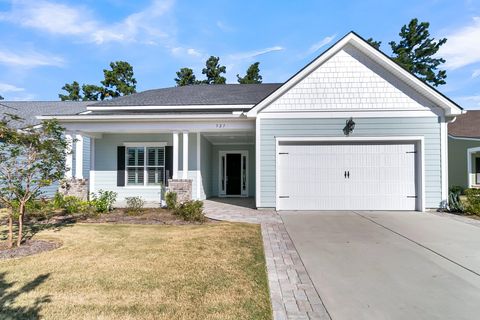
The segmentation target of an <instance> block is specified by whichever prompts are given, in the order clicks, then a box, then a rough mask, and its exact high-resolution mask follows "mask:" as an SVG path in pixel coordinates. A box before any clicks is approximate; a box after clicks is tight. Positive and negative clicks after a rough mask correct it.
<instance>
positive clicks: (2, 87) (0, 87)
mask: <svg viewBox="0 0 480 320" xmlns="http://www.w3.org/2000/svg"><path fill="white" fill-rule="evenodd" d="M22 91H25V89H24V88H19V87H17V86H14V85H13V84H8V83H1V82H0V92H1V93H6V92H22Z"/></svg>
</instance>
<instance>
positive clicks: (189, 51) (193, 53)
mask: <svg viewBox="0 0 480 320" xmlns="http://www.w3.org/2000/svg"><path fill="white" fill-rule="evenodd" d="M187 54H189V55H191V56H194V57H200V56H201V55H202V54H201V53H200V52H199V51H198V50H196V49H193V48H190V49H187Z"/></svg>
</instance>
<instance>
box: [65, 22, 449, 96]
mask: <svg viewBox="0 0 480 320" xmlns="http://www.w3.org/2000/svg"><path fill="white" fill-rule="evenodd" d="M429 27H430V24H429V23H428V22H420V23H419V22H418V19H416V18H414V19H412V20H411V21H410V22H409V23H408V24H407V25H404V26H402V28H401V30H400V33H399V36H400V41H399V42H398V43H397V42H395V41H390V42H389V43H388V44H389V45H390V48H391V51H392V54H391V55H390V58H391V59H392V60H393V61H395V62H396V63H397V64H398V65H400V66H401V67H403V68H404V69H406V70H407V71H409V72H411V73H412V74H414V75H415V76H417V77H418V78H419V79H420V80H422V81H423V82H425V83H427V84H429V85H432V86H434V87H437V86H439V85H443V84H445V83H446V81H445V79H446V78H447V72H446V71H445V70H440V69H439V67H440V66H441V65H442V64H444V63H445V59H443V58H439V57H435V55H436V53H437V52H438V50H439V49H440V47H441V46H442V45H444V44H445V43H446V42H447V39H445V38H442V39H439V40H438V41H436V40H435V39H434V38H432V37H431V36H430V32H429V30H428V29H429ZM367 42H368V43H370V45H372V46H373V47H375V48H376V49H380V46H381V41H375V40H374V39H373V38H369V39H367ZM259 65H260V62H255V63H253V64H252V65H250V66H249V67H248V69H247V70H246V73H245V75H244V76H240V75H239V74H237V82H238V83H240V84H251V83H262V81H263V78H262V76H261V75H260V68H259ZM226 72H227V68H226V67H225V66H224V65H221V64H220V58H219V57H216V56H210V57H209V58H208V59H207V60H206V62H205V67H204V68H203V69H202V74H203V75H204V77H205V79H203V80H199V79H197V77H196V75H195V73H194V71H193V69H191V68H189V67H183V68H181V69H180V70H179V71H177V72H176V77H175V78H174V81H175V84H176V85H177V86H179V87H181V86H189V85H200V84H203V85H219V84H225V83H226V81H227V79H226V78H225V77H224V75H225V74H226ZM103 74H104V80H102V81H100V84H101V85H92V84H83V85H82V86H80V84H79V83H78V82H77V81H73V82H72V83H66V84H65V85H64V86H63V87H62V90H63V91H65V93H61V94H59V95H58V96H59V98H60V99H61V100H62V101H67V100H70V101H80V100H83V101H95V100H104V99H109V98H115V97H119V96H126V95H129V94H132V93H135V92H136V85H137V80H136V79H135V78H134V72H133V67H132V66H131V65H130V64H129V63H128V62H126V61H116V62H111V63H110V69H104V70H103Z"/></svg>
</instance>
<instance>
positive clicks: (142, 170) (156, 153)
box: [126, 147, 165, 186]
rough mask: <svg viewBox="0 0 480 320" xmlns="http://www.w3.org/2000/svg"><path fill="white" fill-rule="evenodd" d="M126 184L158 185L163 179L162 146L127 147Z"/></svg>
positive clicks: (163, 151)
mask: <svg viewBox="0 0 480 320" xmlns="http://www.w3.org/2000/svg"><path fill="white" fill-rule="evenodd" d="M126 157H127V161H126V172H127V185H130V186H146V185H160V184H163V182H164V181H165V148H164V147H127V152H126Z"/></svg>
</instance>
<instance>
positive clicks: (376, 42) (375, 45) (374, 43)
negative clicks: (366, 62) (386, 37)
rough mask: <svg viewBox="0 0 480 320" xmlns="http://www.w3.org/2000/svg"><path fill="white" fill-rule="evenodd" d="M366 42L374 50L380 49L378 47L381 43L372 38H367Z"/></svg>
mask: <svg viewBox="0 0 480 320" xmlns="http://www.w3.org/2000/svg"><path fill="white" fill-rule="evenodd" d="M367 42H368V43H370V44H371V45H372V47H374V48H375V49H380V45H381V44H382V41H375V40H373V38H368V39H367Z"/></svg>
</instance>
